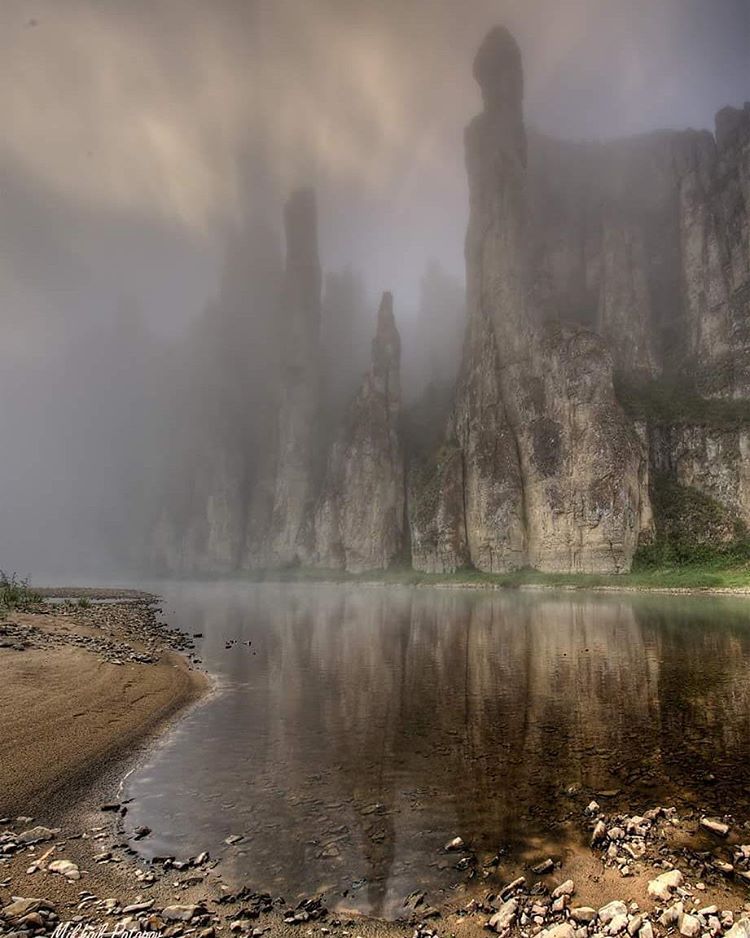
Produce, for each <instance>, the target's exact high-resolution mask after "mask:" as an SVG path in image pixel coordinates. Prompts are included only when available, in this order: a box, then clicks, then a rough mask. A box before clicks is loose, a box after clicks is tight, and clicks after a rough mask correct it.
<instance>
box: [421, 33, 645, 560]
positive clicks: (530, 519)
mask: <svg viewBox="0 0 750 938" xmlns="http://www.w3.org/2000/svg"><path fill="white" fill-rule="evenodd" d="M474 75H475V77H476V79H477V81H478V83H479V85H480V88H481V90H482V98H483V101H484V110H483V112H482V113H481V114H480V115H479V116H478V117H476V118H475V119H474V120H473V121H472V122H471V124H470V125H469V127H468V129H467V131H466V163H467V171H468V176H469V192H470V209H471V211H470V218H469V228H468V232H467V236H466V280H467V307H468V317H469V326H468V336H467V342H466V347H465V351H464V356H465V358H464V365H463V370H462V378H461V382H460V387H459V394H458V398H457V404H456V409H455V413H454V416H453V419H452V424H451V427H450V428H449V431H448V438H449V440H454V441H455V445H456V446H457V447H458V449H459V450H460V453H461V459H460V465H461V471H462V479H463V484H462V488H463V505H462V506H457V507H459V510H458V511H457V512H456V513H455V516H454V517H451V518H446V517H445V515H446V512H445V504H444V503H441V500H440V499H438V500H437V503H436V505H435V508H434V510H433V511H431V510H430V508H429V505H427V504H425V500H424V499H422V498H420V490H419V489H418V488H415V490H414V494H415V497H416V499H417V501H418V510H416V511H412V512H411V518H412V543H413V544H415V545H420V550H421V551H422V552H423V554H424V556H422V557H415V563H417V564H420V565H421V566H423V567H424V568H425V569H440V568H441V567H445V566H448V567H450V566H457V565H458V564H459V563H460V562H461V560H462V559H463V558H464V557H465V558H467V559H468V560H469V561H470V562H471V563H472V564H473V565H474V566H476V567H478V568H479V569H481V570H488V571H493V572H497V571H502V570H508V569H514V568H518V567H521V566H525V565H531V566H534V567H536V568H538V569H541V570H578V571H612V572H616V571H620V570H625V569H628V567H629V565H630V561H631V558H632V556H633V553H634V551H635V548H636V546H637V543H638V537H639V534H640V532H641V529H642V526H643V523H644V519H646V518H647V517H648V507H647V503H648V496H647V493H646V491H645V485H644V478H645V454H644V452H643V447H642V445H641V442H640V440H639V439H638V437H637V435H636V433H635V431H634V429H633V427H632V425H631V424H630V423H629V421H628V420H627V419H626V417H625V415H624V414H623V412H622V411H621V409H620V408H619V406H618V405H617V402H616V401H615V398H614V392H613V386H612V366H611V360H610V358H609V355H608V353H607V350H606V347H605V346H604V343H603V342H602V341H601V339H599V338H598V337H597V336H595V335H594V334H593V333H591V332H589V331H587V330H584V329H582V328H580V327H576V326H566V327H561V326H558V325H554V324H552V325H549V324H547V323H545V322H544V321H543V309H542V306H541V304H540V303H539V301H538V299H537V297H536V296H535V293H534V290H533V289H532V287H533V277H532V274H533V265H532V254H531V246H532V245H531V238H530V214H529V206H528V177H527V141H526V135H525V131H524V125H523V115H522V97H523V73H522V68H521V57H520V53H519V50H518V47H517V45H516V43H515V40H514V39H513V38H512V36H511V35H510V34H509V33H508V32H507V31H506V30H504V29H495V30H493V31H492V32H490V34H489V35H488V36H487V38H486V39H485V41H484V42H483V43H482V46H481V47H480V49H479V52H478V54H477V57H476V60H475V63H474ZM444 471H445V464H444V463H443V464H442V465H439V466H438V467H437V469H436V472H437V473H438V474H439V473H441V472H444ZM454 471H455V470H454ZM441 510H442V515H443V516H442V517H441V518H438V514H437V513H439V512H440V511H441ZM462 526H463V529H464V530H463V534H462V533H461V528H462ZM428 544H434V545H435V546H434V548H433V549H432V550H431V551H425V550H424V548H425V545H428ZM446 544H455V545H456V550H455V551H454V559H453V560H451V561H448V562H446V550H445V545H446Z"/></svg>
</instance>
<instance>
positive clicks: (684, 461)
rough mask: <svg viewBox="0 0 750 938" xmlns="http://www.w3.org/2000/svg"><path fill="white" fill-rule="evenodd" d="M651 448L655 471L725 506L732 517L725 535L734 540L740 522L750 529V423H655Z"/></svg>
mask: <svg viewBox="0 0 750 938" xmlns="http://www.w3.org/2000/svg"><path fill="white" fill-rule="evenodd" d="M649 449H650V454H651V464H652V470H653V472H654V473H655V474H658V475H660V476H662V477H663V478H665V479H669V480H672V481H673V482H674V483H676V484H677V485H679V486H681V487H683V488H685V489H692V490H694V491H696V492H699V493H701V494H702V495H704V496H707V497H708V498H710V499H712V500H713V501H714V502H715V503H716V505H717V506H720V508H722V509H723V510H724V514H726V516H727V518H728V519H729V521H728V523H727V524H725V527H726V528H727V533H726V536H723V537H722V538H721V540H731V538H732V537H733V536H734V534H735V533H736V528H737V525H738V524H739V525H740V526H742V527H744V528H745V529H746V530H750V425H744V426H742V425H738V426H734V427H732V426H711V425H710V424H705V423H702V424H699V423H679V424H671V425H653V426H651V428H650V430H649ZM714 540H716V539H715V538H714Z"/></svg>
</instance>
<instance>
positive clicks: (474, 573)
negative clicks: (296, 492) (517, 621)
mask: <svg viewBox="0 0 750 938" xmlns="http://www.w3.org/2000/svg"><path fill="white" fill-rule="evenodd" d="M259 579H267V580H270V581H284V582H303V583H311V582H318V583H385V584H393V585H394V586H398V585H401V586H444V585H448V586H467V587H476V588H488V589H500V588H502V589H520V588H522V587H550V588H558V589H607V588H608V589H639V590H649V589H698V590H700V589H742V588H746V589H750V551H749V552H748V555H747V557H746V558H740V557H739V555H736V554H735V553H733V552H731V551H727V552H726V553H724V554H717V555H716V556H714V557H713V558H711V559H705V560H702V561H688V562H682V561H674V562H665V563H664V564H663V565H659V566H654V565H651V563H650V562H646V561H645V560H644V559H643V558H641V556H640V552H639V554H638V555H636V562H635V564H634V567H633V570H632V572H631V573H622V574H598V573H540V572H539V571H537V570H518V571H515V572H513V573H481V572H480V571H478V570H473V569H466V570H458V571H456V572H455V573H445V574H430V573H420V572H418V571H416V570H411V569H391V570H387V571H375V572H373V573H362V574H351V573H344V572H343V571H341V570H319V569H309V568H306V567H298V568H292V569H289V570H283V571H281V570H274V571H269V572H268V573H267V574H266V575H265V576H260V577H259Z"/></svg>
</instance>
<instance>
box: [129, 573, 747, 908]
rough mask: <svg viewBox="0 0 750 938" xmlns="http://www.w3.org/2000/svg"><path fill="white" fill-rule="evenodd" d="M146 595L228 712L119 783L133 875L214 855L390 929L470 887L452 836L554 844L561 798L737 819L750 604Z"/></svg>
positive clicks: (185, 586)
mask: <svg viewBox="0 0 750 938" xmlns="http://www.w3.org/2000/svg"><path fill="white" fill-rule="evenodd" d="M159 589H160V592H161V594H162V595H163V596H164V599H165V604H164V610H165V614H166V616H167V618H168V620H169V621H170V623H171V624H175V625H178V626H179V627H180V628H182V629H184V630H185V631H187V632H191V633H192V632H202V633H203V638H202V639H199V640H197V646H198V653H199V654H200V656H201V657H202V660H203V663H204V665H205V666H206V667H207V668H208V670H209V671H210V672H211V673H212V674H214V675H215V676H216V678H217V681H218V686H219V692H218V693H217V694H215V695H214V696H212V697H211V698H210V699H209V700H208V701H207V702H206V703H205V704H203V705H202V706H199V707H198V708H196V709H195V710H194V711H192V712H191V713H190V714H188V716H187V717H186V718H185V719H183V720H182V721H181V722H180V723H179V725H178V726H177V728H176V729H175V730H174V731H172V732H171V733H169V734H168V735H167V736H166V737H165V738H164V739H163V740H162V741H161V742H159V743H158V744H157V746H156V748H155V750H154V751H153V752H152V754H151V756H150V758H149V760H148V761H147V762H146V763H145V764H143V765H142V766H141V767H140V768H139V769H138V770H137V771H136V772H135V773H133V774H132V775H131V776H129V778H128V779H127V781H126V784H125V789H126V790H125V793H124V797H130V798H133V799H134V800H133V802H132V804H131V805H130V810H129V812H128V815H127V817H126V821H127V824H128V827H129V828H130V829H132V828H133V827H136V826H139V825H144V824H145V825H147V826H149V827H151V828H152V830H153V833H152V835H151V836H150V837H149V838H147V839H146V840H143V841H140V842H139V843H138V848H139V849H140V850H141V851H142V852H143V853H144V854H145V855H146V856H153V855H164V854H170V855H177V856H187V855H190V854H194V853H197V852H199V851H200V850H203V849H210V850H211V851H212V853H213V854H214V855H215V856H218V855H223V856H224V857H225V866H226V868H227V870H228V880H229V881H234V883H235V884H248V885H251V886H253V887H254V888H257V889H261V888H263V889H266V890H268V891H270V892H273V893H274V894H282V895H284V896H285V897H286V898H287V900H292V899H293V898H294V897H295V896H298V895H310V894H313V893H316V892H319V891H326V892H327V897H328V901H329V904H330V905H332V906H334V905H336V904H337V903H339V904H342V905H345V906H348V907H354V908H358V909H360V910H362V911H369V912H372V913H376V914H386V915H395V914H397V912H398V909H399V906H400V904H401V902H402V901H403V899H404V897H405V896H406V895H407V894H408V893H409V892H410V891H411V890H412V889H414V888H416V887H418V886H420V885H421V886H422V887H423V888H424V887H425V886H426V887H428V888H429V889H431V890H433V891H435V892H439V891H443V890H449V889H451V888H452V887H454V886H455V884H456V883H460V882H462V881H465V880H466V878H467V875H468V874H467V872H466V871H459V870H456V869H455V868H454V866H455V864H456V862H457V860H458V859H459V857H460V855H459V857H457V856H454V855H450V856H449V855H446V854H444V853H442V852H441V849H440V848H441V846H442V845H443V844H444V843H445V842H446V841H448V840H450V839H451V838H453V837H454V836H456V835H460V836H462V837H463V838H464V840H466V841H470V842H471V843H472V845H473V846H474V847H475V848H476V849H477V852H478V854H479V855H480V858H481V856H482V854H483V853H486V854H487V855H491V854H493V853H495V852H496V851H497V850H498V848H506V847H507V848H509V849H510V851H511V853H513V851H516V852H522V851H524V849H527V850H531V851H533V849H534V845H535V844H538V841H537V840H536V838H539V837H544V838H545V842H546V844H547V845H548V844H550V843H551V844H552V845H553V846H554V844H555V842H556V840H559V842H560V843H562V841H563V839H564V837H565V836H566V834H565V828H564V824H563V823H562V822H564V820H565V818H566V817H570V816H574V817H576V818H577V817H579V816H580V805H579V802H578V801H576V800H575V799H574V798H571V797H570V796H568V795H566V793H565V789H566V788H568V787H569V786H571V785H580V786H583V787H584V788H585V789H586V790H588V789H591V790H593V791H603V792H613V791H619V792H620V794H619V795H609V798H610V801H609V803H610V804H615V803H617V801H618V800H619V801H621V802H622V801H623V800H624V801H625V803H629V804H631V805H632V806H633V810H638V809H645V808H647V807H649V806H651V805H653V804H657V803H660V802H661V803H664V802H665V801H669V803H675V802H678V803H680V804H690V803H691V802H694V803H696V804H707V805H709V806H713V807H715V808H716V809H720V808H721V807H722V806H724V807H725V809H727V810H728V809H730V808H731V809H732V810H734V811H735V812H737V813H741V812H742V811H743V809H748V808H750V789H749V788H746V787H745V786H747V785H749V784H750V778H748V771H747V766H748V764H750V762H749V760H750V602H748V601H743V600H730V599H723V598H711V599H703V598H696V597H685V598H678V597H663V598H662V597H658V598H657V597H646V596H637V595H636V596H630V595H625V594H623V595H618V596H608V597H597V596H594V595H588V596H587V595H585V594H580V593H576V594H570V593H568V594H550V593H541V594H528V593H518V592H502V593H480V592H473V591H458V590H439V589H435V590H428V589H408V588H394V589H386V588H383V587H362V586H357V587H352V586H328V585H320V584H310V585H289V584H285V585H278V584H260V585H247V584H238V583H212V584H208V585H206V584H191V583H182V584H178V585H168V586H166V587H165V586H160V587H159ZM228 642H229V643H232V644H231V647H229V648H227V647H226V645H227V643H228ZM604 797H607V796H604ZM230 834H241V835H243V837H244V840H243V841H242V843H240V844H238V845H236V846H232V847H228V846H226V845H225V844H224V839H225V838H226V837H227V836H229V835H230Z"/></svg>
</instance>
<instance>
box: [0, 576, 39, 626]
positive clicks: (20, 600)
mask: <svg viewBox="0 0 750 938" xmlns="http://www.w3.org/2000/svg"><path fill="white" fill-rule="evenodd" d="M40 600H41V596H40V595H39V594H38V593H35V592H34V590H32V588H31V586H30V584H29V580H28V578H27V579H22V578H21V577H19V576H18V575H17V574H15V573H11V574H7V573H5V572H4V571H3V570H0V616H4V615H6V614H7V613H8V612H10V611H11V610H20V611H23V610H24V609H28V607H29V606H31V605H33V604H34V603H38V602H39V601H40Z"/></svg>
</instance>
